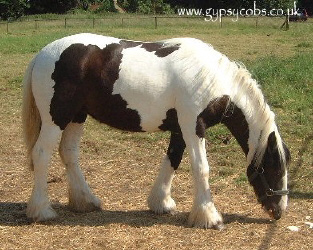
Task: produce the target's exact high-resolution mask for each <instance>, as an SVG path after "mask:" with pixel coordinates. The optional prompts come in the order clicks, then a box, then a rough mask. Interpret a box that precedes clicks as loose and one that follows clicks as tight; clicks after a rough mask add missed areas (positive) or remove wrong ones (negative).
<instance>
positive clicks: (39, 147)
mask: <svg viewBox="0 0 313 250" xmlns="http://www.w3.org/2000/svg"><path fill="white" fill-rule="evenodd" d="M61 133H62V131H61V130H60V129H59V127H58V126H55V125H53V124H52V125H46V124H42V126H41V130H40V134H39V137H38V139H37V142H36V144H35V146H34V148H33V152H32V160H33V164H34V187H33V191H32V194H31V197H30V200H29V202H28V205H27V210H26V215H27V217H29V218H32V219H33V220H35V221H44V220H49V219H53V218H55V217H56V216H57V214H56V213H55V211H54V210H53V209H52V207H51V204H50V201H49V198H48V191H47V175H48V166H49V164H50V160H51V155H52V153H53V150H54V148H55V147H56V145H57V143H58V140H59V138H60V135H61Z"/></svg>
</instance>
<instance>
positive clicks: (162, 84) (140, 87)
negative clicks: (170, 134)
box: [112, 48, 175, 132]
mask: <svg viewBox="0 0 313 250" xmlns="http://www.w3.org/2000/svg"><path fill="white" fill-rule="evenodd" d="M166 60H168V59H167V58H159V57H157V56H155V55H154V54H153V53H150V52H147V51H146V50H144V49H140V48H138V49H131V50H125V52H123V58H122V63H121V65H120V71H119V79H118V80H117V81H116V82H115V83H114V87H113V93H112V94H118V95H120V96H121V97H122V98H123V99H124V100H125V101H126V102H127V108H129V109H132V110H136V111H137V112H138V114H139V116H140V125H141V127H142V130H144V131H149V132H151V131H156V130H159V126H160V125H162V123H163V120H164V119H166V112H167V111H168V110H169V109H171V108H173V107H174V105H175V103H174V100H175V99H174V95H173V89H174V87H173V81H172V79H173V76H172V73H171V70H170V69H169V68H168V63H167V61H166Z"/></svg>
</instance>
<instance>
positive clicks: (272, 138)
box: [267, 131, 278, 154]
mask: <svg viewBox="0 0 313 250" xmlns="http://www.w3.org/2000/svg"><path fill="white" fill-rule="evenodd" d="M267 150H268V152H269V153H271V154H273V153H275V152H277V150H278V147H277V140H276V135H275V131H273V132H272V133H270V135H269V136H268V140H267Z"/></svg>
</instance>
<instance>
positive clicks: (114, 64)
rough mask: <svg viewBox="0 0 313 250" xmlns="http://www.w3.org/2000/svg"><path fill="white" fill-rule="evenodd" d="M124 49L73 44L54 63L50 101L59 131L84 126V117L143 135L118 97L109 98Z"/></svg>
mask: <svg viewBox="0 0 313 250" xmlns="http://www.w3.org/2000/svg"><path fill="white" fill-rule="evenodd" d="M122 50H123V47H122V46H121V45H120V44H116V43H113V44H109V45H107V46H106V47H105V48H104V49H100V48H99V47H97V46H95V45H87V46H85V45H83V44H72V45H71V46H69V47H68V48H67V49H65V50H64V51H63V53H62V54H61V56H60V59H59V60H58V61H57V62H56V63H55V70H54V72H53V74H52V76H51V78H52V79H53V80H54V81H55V85H54V90H55V92H54V95H53V98H52V100H51V105H50V114H51V116H52V120H53V121H54V123H55V124H56V125H58V126H59V127H60V128H61V129H62V130H63V129H65V127H66V126H67V124H68V123H70V122H84V121H85V119H86V116H87V114H89V115H91V116H92V117H93V118H95V119H96V120H98V121H100V122H102V123H106V124H108V125H110V126H112V127H115V128H118V129H122V130H129V131H142V128H141V126H140V116H139V114H138V112H137V111H136V110H132V109H129V108H127V102H126V101H125V100H123V98H122V97H121V96H120V95H119V94H115V95H112V92H113V85H114V83H115V82H116V80H117V79H118V78H119V66H120V64H121V60H122V56H123V55H122V53H121V52H122Z"/></svg>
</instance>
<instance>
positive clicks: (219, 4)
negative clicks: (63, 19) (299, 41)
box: [0, 0, 313, 20]
mask: <svg viewBox="0 0 313 250" xmlns="http://www.w3.org/2000/svg"><path fill="white" fill-rule="evenodd" d="M254 1H255V0H195V1H189V0H118V4H119V5H120V6H121V7H122V8H123V9H125V10H126V11H127V12H130V13H142V14H173V13H175V11H176V10H177V9H178V8H202V9H208V8H214V9H221V8H223V9H228V8H232V9H240V8H246V9H247V8H253V3H254ZM256 5H257V8H260V9H263V8H265V9H268V10H270V9H274V8H282V9H287V8H292V7H293V6H294V0H258V1H256ZM90 6H96V7H97V8H90ZM297 7H302V8H306V9H307V11H308V13H309V14H312V13H313V1H312V0H298V1H297ZM73 9H83V10H85V11H86V10H89V11H94V12H115V8H114V4H113V0H0V19H2V20H7V19H9V18H13V19H16V18H19V17H20V16H22V15H25V14H43V13H58V14H63V13H66V12H68V11H70V10H73Z"/></svg>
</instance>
